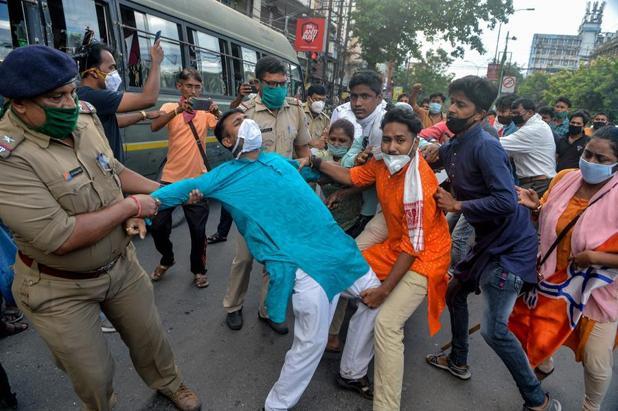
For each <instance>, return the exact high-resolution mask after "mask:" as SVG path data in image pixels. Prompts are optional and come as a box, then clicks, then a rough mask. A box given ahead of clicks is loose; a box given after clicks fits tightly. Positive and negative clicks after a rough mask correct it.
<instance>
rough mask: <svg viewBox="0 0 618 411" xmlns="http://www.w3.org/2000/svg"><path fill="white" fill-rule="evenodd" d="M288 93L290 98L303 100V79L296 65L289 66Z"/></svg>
mask: <svg viewBox="0 0 618 411" xmlns="http://www.w3.org/2000/svg"><path fill="white" fill-rule="evenodd" d="M290 91H291V95H292V96H294V97H297V98H300V99H301V100H304V92H303V78H302V76H301V74H300V67H298V66H297V65H296V64H291V65H290Z"/></svg>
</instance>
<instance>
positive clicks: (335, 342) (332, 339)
mask: <svg viewBox="0 0 618 411" xmlns="http://www.w3.org/2000/svg"><path fill="white" fill-rule="evenodd" d="M325 351H326V352H330V353H335V354H338V353H340V352H341V340H339V336H338V335H329V336H328V343H327V344H326V349H325Z"/></svg>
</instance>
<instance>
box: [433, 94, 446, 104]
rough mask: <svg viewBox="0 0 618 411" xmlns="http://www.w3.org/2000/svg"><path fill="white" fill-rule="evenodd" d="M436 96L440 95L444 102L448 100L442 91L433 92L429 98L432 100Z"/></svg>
mask: <svg viewBox="0 0 618 411" xmlns="http://www.w3.org/2000/svg"><path fill="white" fill-rule="evenodd" d="M434 97H440V100H442V102H443V103H444V102H445V101H446V96H445V95H444V94H442V93H433V94H430V95H429V100H431V99H432V98H434Z"/></svg>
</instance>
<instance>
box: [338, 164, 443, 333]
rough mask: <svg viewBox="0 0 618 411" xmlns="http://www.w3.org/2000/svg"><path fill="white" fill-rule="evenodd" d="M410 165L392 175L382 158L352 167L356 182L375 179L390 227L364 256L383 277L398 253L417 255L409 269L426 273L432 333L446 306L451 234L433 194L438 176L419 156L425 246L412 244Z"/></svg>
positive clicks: (373, 180)
mask: <svg viewBox="0 0 618 411" xmlns="http://www.w3.org/2000/svg"><path fill="white" fill-rule="evenodd" d="M407 167H408V166H406V167H405V168H404V169H403V170H401V171H400V172H399V173H397V174H395V175H393V176H391V175H390V173H389V171H388V169H387V167H386V165H385V164H384V162H383V161H381V160H380V161H377V160H375V159H372V160H370V161H369V162H368V163H367V164H365V165H364V166H361V167H354V168H352V169H351V170H350V176H351V178H352V182H353V184H354V185H355V186H367V185H372V184H374V183H375V186H376V191H377V193H378V200H379V201H380V205H381V206H382V211H383V213H384V219H385V220H386V226H387V228H388V236H387V238H386V240H385V241H384V242H382V243H379V244H375V245H373V246H372V247H370V248H368V249H367V250H365V251H364V252H363V256H364V257H365V259H366V260H367V262H369V265H370V266H371V268H372V269H373V271H375V273H376V274H377V276H378V278H380V280H384V279H385V278H386V277H388V275H389V274H390V272H391V269H392V268H393V265H394V264H395V261H396V260H397V257H398V256H399V254H401V253H402V252H403V253H406V254H409V255H411V256H413V257H415V259H414V262H413V263H412V266H411V267H410V270H411V271H415V272H417V273H419V274H421V275H423V276H425V277H427V300H428V307H429V309H428V319H429V332H430V334H431V335H433V334H435V333H436V332H438V330H439V329H440V314H441V313H442V311H443V310H444V308H445V306H446V304H445V297H446V288H447V283H448V274H447V270H448V266H449V264H450V259H451V256H450V251H451V238H450V235H449V231H448V224H447V222H446V217H445V216H444V214H443V213H442V211H441V210H439V209H438V207H437V206H436V202H435V200H434V198H433V196H434V194H435V193H436V191H437V188H438V180H437V179H436V177H435V175H434V173H433V171H432V170H431V168H430V167H429V165H428V164H427V162H426V161H425V160H424V159H423V158H419V171H420V175H421V183H422V185H423V230H424V234H425V249H424V250H423V251H420V252H419V251H416V250H415V249H414V248H413V247H412V243H411V242H410V237H409V236H408V224H407V221H406V217H405V214H404V210H403V191H404V183H405V174H406V170H407Z"/></svg>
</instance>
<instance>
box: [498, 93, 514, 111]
mask: <svg viewBox="0 0 618 411" xmlns="http://www.w3.org/2000/svg"><path fill="white" fill-rule="evenodd" d="M517 99H518V97H517V96H516V95H515V94H505V95H503V96H500V97H498V100H496V109H497V110H500V111H504V110H510V109H511V105H512V104H513V102H514V101H515V100H517Z"/></svg>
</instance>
